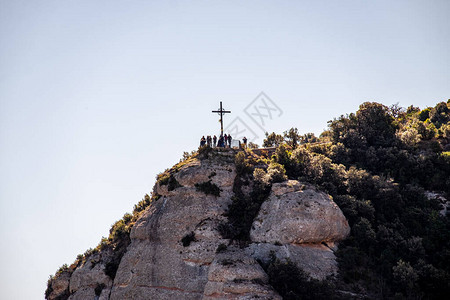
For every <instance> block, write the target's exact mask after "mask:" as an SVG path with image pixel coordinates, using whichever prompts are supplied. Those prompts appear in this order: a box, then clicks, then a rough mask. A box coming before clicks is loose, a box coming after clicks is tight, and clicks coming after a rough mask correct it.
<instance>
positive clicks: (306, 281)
mask: <svg viewBox="0 0 450 300" xmlns="http://www.w3.org/2000/svg"><path fill="white" fill-rule="evenodd" d="M265 269H266V272H267V275H269V283H270V285H271V286H273V288H274V289H275V290H276V291H277V292H278V293H279V294H280V295H281V297H283V299H285V300H299V299H324V300H328V299H333V298H335V291H334V290H335V288H334V285H333V283H332V282H331V281H329V280H323V281H319V280H317V279H312V278H309V276H308V275H307V274H306V273H305V272H304V271H303V270H302V269H300V268H299V267H297V266H296V265H295V264H294V263H292V262H291V261H290V260H287V261H283V262H282V261H280V260H278V259H276V258H275V257H274V256H272V259H271V261H270V263H269V265H268V266H266V267H265Z"/></svg>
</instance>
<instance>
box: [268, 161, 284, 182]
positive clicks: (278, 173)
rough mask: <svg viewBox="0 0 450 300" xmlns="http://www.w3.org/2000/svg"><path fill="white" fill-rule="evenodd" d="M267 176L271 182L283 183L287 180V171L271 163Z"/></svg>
mask: <svg viewBox="0 0 450 300" xmlns="http://www.w3.org/2000/svg"><path fill="white" fill-rule="evenodd" d="M267 175H268V176H269V178H270V181H271V182H273V183H275V182H283V181H285V180H287V176H286V170H285V169H284V166H283V165H281V164H279V163H276V162H271V163H270V165H269V167H268V168H267Z"/></svg>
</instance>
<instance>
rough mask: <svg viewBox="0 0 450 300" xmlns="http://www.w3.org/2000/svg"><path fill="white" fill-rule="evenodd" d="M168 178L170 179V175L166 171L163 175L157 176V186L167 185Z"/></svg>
mask: <svg viewBox="0 0 450 300" xmlns="http://www.w3.org/2000/svg"><path fill="white" fill-rule="evenodd" d="M169 178H170V173H169V172H168V171H167V170H166V171H165V172H163V173H160V174H158V176H156V181H157V182H158V183H159V185H167V184H169Z"/></svg>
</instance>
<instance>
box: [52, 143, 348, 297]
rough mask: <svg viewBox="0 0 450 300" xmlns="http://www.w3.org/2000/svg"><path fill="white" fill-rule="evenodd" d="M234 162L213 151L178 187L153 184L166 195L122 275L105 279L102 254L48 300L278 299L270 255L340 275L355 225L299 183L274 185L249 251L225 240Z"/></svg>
mask: <svg viewBox="0 0 450 300" xmlns="http://www.w3.org/2000/svg"><path fill="white" fill-rule="evenodd" d="M233 158H234V152H233V151H223V152H215V153H214V155H212V156H211V155H210V157H209V158H208V159H191V160H189V162H187V163H185V164H184V165H180V166H177V167H176V168H175V169H172V171H171V176H172V177H173V179H171V180H175V181H174V182H176V184H175V185H173V186H172V188H169V187H168V185H167V184H161V182H159V183H156V185H155V188H154V190H155V193H157V194H158V195H160V197H159V199H158V200H157V201H153V203H152V204H151V205H150V206H149V207H148V208H147V209H146V210H145V212H144V213H143V214H142V215H140V217H139V219H138V220H137V221H136V223H135V224H134V226H133V227H132V229H131V233H130V235H129V237H130V239H131V242H130V243H129V245H128V247H127V250H126V252H125V254H124V255H123V257H121V259H120V264H119V265H118V268H117V272H116V273H115V274H114V275H115V276H110V275H106V274H107V273H108V272H106V271H105V270H106V269H108V262H110V261H111V257H112V256H113V253H112V252H111V251H112V250H111V249H109V248H107V249H106V250H100V252H98V253H94V254H93V255H90V256H89V257H87V258H86V259H85V260H83V262H80V263H78V265H76V266H74V267H73V268H74V269H73V270H70V271H64V272H61V273H60V274H57V275H56V276H55V277H54V279H53V280H51V282H50V284H49V289H48V291H47V299H71V300H73V299H213V298H214V299H281V297H280V296H279V295H278V294H277V292H276V291H274V289H273V288H272V287H271V286H270V284H269V278H268V275H267V274H266V273H265V271H264V269H263V268H262V267H261V265H260V264H259V263H258V262H262V263H265V262H266V263H268V262H269V260H270V257H271V253H274V254H275V255H276V257H277V258H278V259H280V260H286V259H289V260H290V261H291V262H293V263H294V264H296V265H297V266H299V267H301V268H302V269H304V270H305V271H306V272H307V273H309V274H310V276H311V277H313V278H319V279H322V278H325V277H326V276H328V275H332V274H335V273H336V272H337V265H336V260H335V256H334V253H333V251H334V250H335V249H336V245H335V243H336V242H338V241H339V240H342V239H344V238H345V237H346V236H347V235H348V233H349V226H348V224H347V221H346V220H345V217H344V216H343V214H342V212H341V210H340V209H339V207H338V206H337V205H336V204H335V203H334V202H333V201H332V199H331V198H330V197H329V196H328V195H326V194H324V193H322V192H318V191H316V190H315V189H314V188H313V187H310V186H307V185H304V184H302V183H300V182H298V181H292V180H291V181H286V182H282V183H276V184H273V186H272V190H271V193H270V196H269V198H268V199H267V200H266V201H265V202H264V203H263V204H262V206H261V208H260V211H259V213H258V215H257V217H256V218H255V219H254V221H253V225H252V228H251V230H250V237H251V240H250V241H248V242H247V243H246V244H245V246H242V244H241V245H240V246H241V247H239V246H238V245H237V244H235V243H234V242H233V241H230V240H228V239H224V238H223V237H222V236H221V234H220V233H219V231H218V228H219V225H220V224H221V223H224V222H227V215H226V213H227V211H228V206H229V205H230V203H231V202H232V197H233V195H234V192H233V184H234V181H235V177H236V167H235V165H234V163H233V161H234V160H233ZM208 182H209V183H208ZM200 183H208V184H209V185H210V186H214V187H218V188H219V189H220V193H219V194H218V195H213V194H210V193H208V191H205V190H201V189H199V188H198V184H200ZM196 184H197V185H196ZM257 261H258V262H257Z"/></svg>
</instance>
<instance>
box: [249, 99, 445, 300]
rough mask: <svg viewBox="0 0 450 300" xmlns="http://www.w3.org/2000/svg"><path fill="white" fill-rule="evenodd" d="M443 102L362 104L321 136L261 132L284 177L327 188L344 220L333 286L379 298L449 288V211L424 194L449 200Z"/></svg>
mask: <svg viewBox="0 0 450 300" xmlns="http://www.w3.org/2000/svg"><path fill="white" fill-rule="evenodd" d="M449 107H450V104H449V103H444V102H441V103H439V104H437V105H436V106H435V107H433V108H426V109H424V110H420V109H419V108H416V107H412V106H411V107H409V108H408V109H406V110H405V109H402V108H400V107H398V106H396V105H394V106H391V107H387V106H384V105H382V104H379V103H370V102H366V103H363V104H362V105H361V106H360V108H359V110H358V111H357V112H356V113H352V114H350V115H347V116H341V117H340V118H338V119H335V120H333V121H330V122H329V129H328V130H327V131H325V132H324V133H323V134H322V135H321V137H320V138H316V137H314V135H311V134H307V135H303V136H301V135H300V134H299V133H298V131H297V130H296V129H292V130H289V131H286V132H285V133H284V137H282V136H281V135H277V134H275V133H273V134H270V135H269V134H266V140H265V141H264V145H271V146H272V145H277V144H278V147H277V150H276V153H275V154H274V156H273V158H272V159H273V160H274V161H275V162H277V163H279V164H281V165H282V166H284V168H285V170H286V175H287V176H288V177H289V178H292V179H300V180H303V181H307V182H310V183H313V184H315V185H317V186H318V187H319V188H321V189H323V190H325V191H326V192H328V193H329V194H330V195H332V196H333V198H334V201H335V202H336V203H337V204H338V205H339V206H340V208H341V209H342V211H343V213H344V214H345V216H346V217H347V219H348V221H349V224H350V226H351V235H350V237H349V238H348V239H347V240H345V241H344V242H342V243H341V244H340V245H339V251H338V252H337V257H338V262H339V268H340V274H339V276H338V278H337V279H336V282H335V284H336V289H338V290H340V291H346V292H351V293H356V294H360V295H361V294H362V295H365V296H366V297H368V298H376V299H380V298H381V299H383V298H384V299H389V298H397V299H411V298H414V299H416V298H417V299H444V298H447V297H448V295H450V218H449V215H448V214H447V215H443V213H442V212H440V210H441V209H442V205H441V203H440V202H439V200H438V199H433V198H430V197H427V196H426V191H433V192H435V194H436V193H437V194H441V195H442V196H444V197H445V198H447V199H450V198H449V195H450V152H448V151H449V150H450V113H449V112H450V109H449ZM281 138H283V140H282V141H281ZM258 176H259V175H258ZM283 268H288V266H283Z"/></svg>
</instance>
